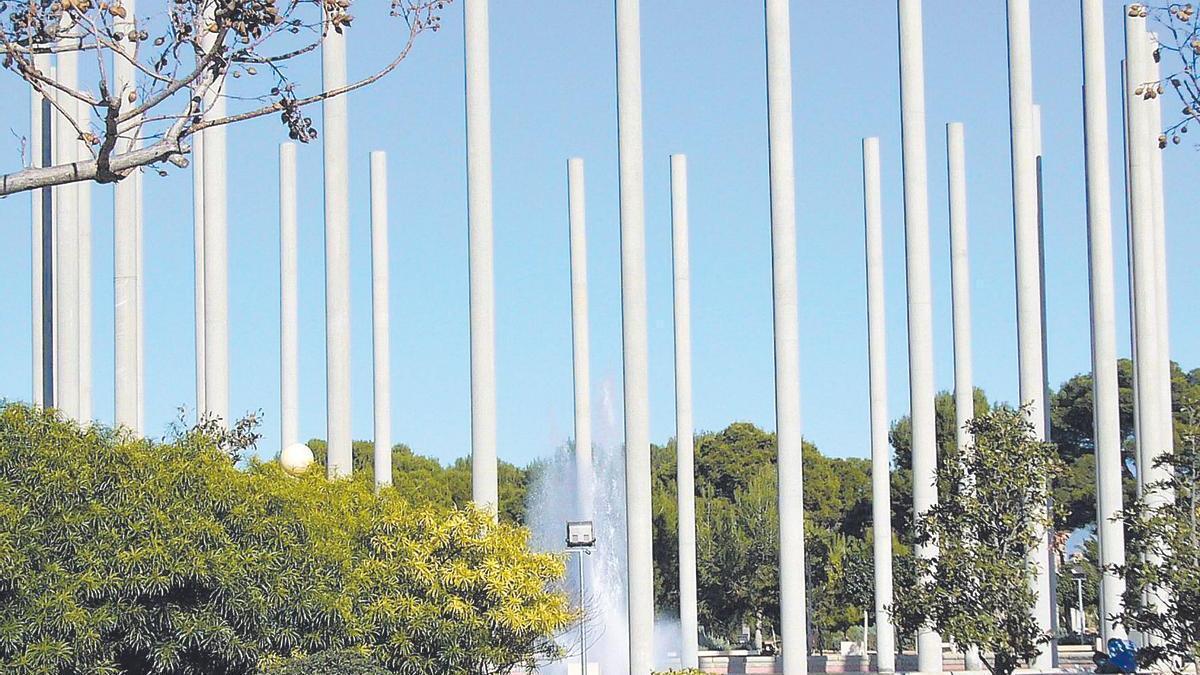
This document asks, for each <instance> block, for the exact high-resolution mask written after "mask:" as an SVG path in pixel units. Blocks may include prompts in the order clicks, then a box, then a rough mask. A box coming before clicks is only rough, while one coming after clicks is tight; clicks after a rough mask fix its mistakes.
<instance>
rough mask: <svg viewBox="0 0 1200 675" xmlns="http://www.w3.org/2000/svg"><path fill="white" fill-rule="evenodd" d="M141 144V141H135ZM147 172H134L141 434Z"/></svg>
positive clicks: (142, 420) (140, 428) (142, 422)
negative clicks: (145, 185) (143, 220)
mask: <svg viewBox="0 0 1200 675" xmlns="http://www.w3.org/2000/svg"><path fill="white" fill-rule="evenodd" d="M135 145H139V146H140V143H135ZM145 176H146V174H145V172H143V171H136V172H134V174H133V180H134V185H135V186H136V188H137V198H136V199H134V207H135V208H134V216H135V217H136V220H137V236H136V237H135V238H134V243H135V249H136V253H135V257H136V258H137V262H136V264H135V266H134V269H135V270H136V272H135V273H136V274H137V284H136V286H137V321H136V322H135V325H136V327H137V429H136V431H137V433H139V434H141V433H143V432H145V429H146V387H145V382H146V372H145V371H146V330H145V320H146V313H145V311H144V309H145V307H146V277H145V275H144V274H142V264H143V262H144V261H145V259H146V258H145V256H144V255H143V254H142V251H143V246H142V240H143V237H142V232H143V230H144V228H143V227H142V215H143V213H144V211H145V209H143V208H142V204H143V202H142V194H143V190H142V186H143V184H144V183H145Z"/></svg>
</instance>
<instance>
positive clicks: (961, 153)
mask: <svg viewBox="0 0 1200 675" xmlns="http://www.w3.org/2000/svg"><path fill="white" fill-rule="evenodd" d="M946 167H947V174H948V176H949V188H950V189H949V192H950V278H951V298H950V302H951V309H952V313H953V322H954V428H955V443H956V445H957V447H958V448H960V449H966V448H969V447H971V445H972V444H973V443H974V439H973V437H972V435H971V432H970V431H968V430H967V423H968V422H969V421H970V420H971V418H973V417H974V416H975V385H974V381H973V377H972V372H971V267H970V247H969V245H968V240H969V238H968V236H967V167H966V148H965V133H964V130H963V125H962V124H961V123H958V122H953V123H950V124H947V125H946ZM963 658H964V667H965V668H966V670H971V671H974V670H983V667H984V666H983V662H982V661H981V660H980V657H979V650H978V648H975V647H969V648H967V649H966V651H965V652H964V654H963Z"/></svg>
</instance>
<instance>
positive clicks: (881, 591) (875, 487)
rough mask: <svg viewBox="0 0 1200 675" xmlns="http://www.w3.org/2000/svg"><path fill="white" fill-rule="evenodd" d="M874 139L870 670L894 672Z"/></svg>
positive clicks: (869, 162) (874, 145) (866, 175)
mask: <svg viewBox="0 0 1200 675" xmlns="http://www.w3.org/2000/svg"><path fill="white" fill-rule="evenodd" d="M880 184H881V180H880V171H879V139H878V138H867V139H864V140H863V206H864V221H865V223H866V258H867V360H868V363H869V364H870V376H869V377H870V399H871V529H872V544H873V550H874V561H875V643H876V644H875V649H876V653H877V656H876V670H877V671H878V672H880V673H894V672H896V628H895V625H894V624H893V623H892V613H891V609H890V608H891V606H892V486H891V480H892V474H891V458H892V448H891V445H890V444H889V443H888V431H889V428H890V425H891V421H890V420H889V419H888V405H887V335H886V332H887V329H886V325H887V315H886V313H885V304H886V303H885V298H884V278H883V205H882V202H883V197H882V190H881V188H880Z"/></svg>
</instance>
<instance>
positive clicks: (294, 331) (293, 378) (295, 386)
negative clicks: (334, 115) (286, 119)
mask: <svg viewBox="0 0 1200 675" xmlns="http://www.w3.org/2000/svg"><path fill="white" fill-rule="evenodd" d="M296 202H297V193H296V144H295V143H283V144H281V145H280V146H279V422H280V434H279V440H280V446H279V447H280V449H281V450H285V449H287V448H290V447H292V446H293V445H295V444H296V443H299V442H300V374H299V373H300V347H299V341H300V339H299V306H300V301H299V291H298V287H299V283H300V262H299V248H300V247H299V241H298V238H299V235H298V228H297V205H296Z"/></svg>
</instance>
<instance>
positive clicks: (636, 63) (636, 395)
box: [616, 0, 654, 675]
mask: <svg viewBox="0 0 1200 675" xmlns="http://www.w3.org/2000/svg"><path fill="white" fill-rule="evenodd" d="M640 4H641V3H640V0H616V30H617V148H618V152H617V154H618V174H619V184H620V217H621V334H622V346H623V356H624V368H625V372H624V374H625V519H626V533H627V545H628V551H627V555H626V564H627V565H628V587H627V592H628V598H627V600H628V603H627V606H628V608H629V672H630V673H631V675H633V674H635V675H645V674H646V673H649V672H650V670H651V667H652V665H653V656H654V567H653V533H652V527H651V505H650V395H649V388H648V382H647V380H648V374H647V360H648V357H647V351H648V349H647V336H646V222H645V219H646V203H645V185H644V184H643V168H644V164H643V152H642V53H641V52H642V38H641V19H640V17H639V14H640V11H641V10H640Z"/></svg>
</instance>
